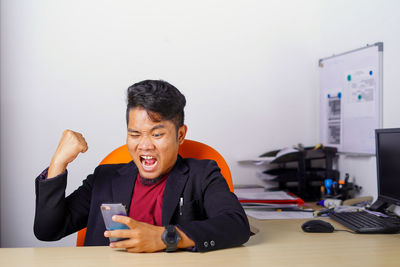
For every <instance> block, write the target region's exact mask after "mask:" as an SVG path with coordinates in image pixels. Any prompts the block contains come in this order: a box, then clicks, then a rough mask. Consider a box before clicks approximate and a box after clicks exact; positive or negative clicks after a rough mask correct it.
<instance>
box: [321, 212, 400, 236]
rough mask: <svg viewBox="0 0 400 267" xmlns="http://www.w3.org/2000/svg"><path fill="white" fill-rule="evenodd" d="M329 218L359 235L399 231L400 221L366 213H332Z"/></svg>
mask: <svg viewBox="0 0 400 267" xmlns="http://www.w3.org/2000/svg"><path fill="white" fill-rule="evenodd" d="M329 217H330V218H332V219H333V220H335V221H337V222H338V223H340V224H343V225H344V226H346V227H348V228H350V229H351V230H353V231H354V232H356V233H359V234H394V233H397V232H399V231H400V219H399V218H394V217H379V216H376V215H374V214H371V213H368V212H366V211H358V212H337V213H335V212H332V213H330V214H329Z"/></svg>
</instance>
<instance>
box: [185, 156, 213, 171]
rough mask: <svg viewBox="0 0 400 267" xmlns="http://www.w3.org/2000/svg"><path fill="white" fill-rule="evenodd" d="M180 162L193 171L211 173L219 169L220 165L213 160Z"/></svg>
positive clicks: (186, 160)
mask: <svg viewBox="0 0 400 267" xmlns="http://www.w3.org/2000/svg"><path fill="white" fill-rule="evenodd" d="M180 160H181V162H182V164H183V165H185V166H187V167H188V169H189V170H191V171H193V170H194V171H196V172H198V171H201V170H202V171H209V170H213V169H216V168H218V164H217V163H216V162H215V161H214V160H212V159H195V158H180Z"/></svg>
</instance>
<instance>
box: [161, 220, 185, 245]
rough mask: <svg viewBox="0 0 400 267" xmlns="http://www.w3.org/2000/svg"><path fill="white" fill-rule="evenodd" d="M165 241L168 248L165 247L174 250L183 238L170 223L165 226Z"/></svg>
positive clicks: (163, 238) (163, 237) (163, 236)
mask: <svg viewBox="0 0 400 267" xmlns="http://www.w3.org/2000/svg"><path fill="white" fill-rule="evenodd" d="M161 239H162V240H163V241H164V243H165V245H166V246H167V248H166V249H165V250H166V251H167V252H172V251H175V250H176V247H177V245H178V242H179V241H180V240H181V236H180V235H179V233H178V231H177V230H176V228H175V226H173V225H168V226H166V227H165V231H164V233H163V235H162V237H161Z"/></svg>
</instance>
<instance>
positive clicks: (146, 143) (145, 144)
mask: <svg viewBox="0 0 400 267" xmlns="http://www.w3.org/2000/svg"><path fill="white" fill-rule="evenodd" d="M153 148H154V144H153V142H152V140H151V138H150V137H149V136H143V137H142V138H141V140H140V143H139V149H140V150H151V149H153Z"/></svg>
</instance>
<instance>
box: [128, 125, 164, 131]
mask: <svg viewBox="0 0 400 267" xmlns="http://www.w3.org/2000/svg"><path fill="white" fill-rule="evenodd" d="M164 128H165V126H164V124H158V125H156V126H154V127H153V128H151V129H150V132H152V131H154V130H157V129H164ZM128 132H130V133H139V132H140V131H137V130H134V129H131V128H128Z"/></svg>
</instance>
